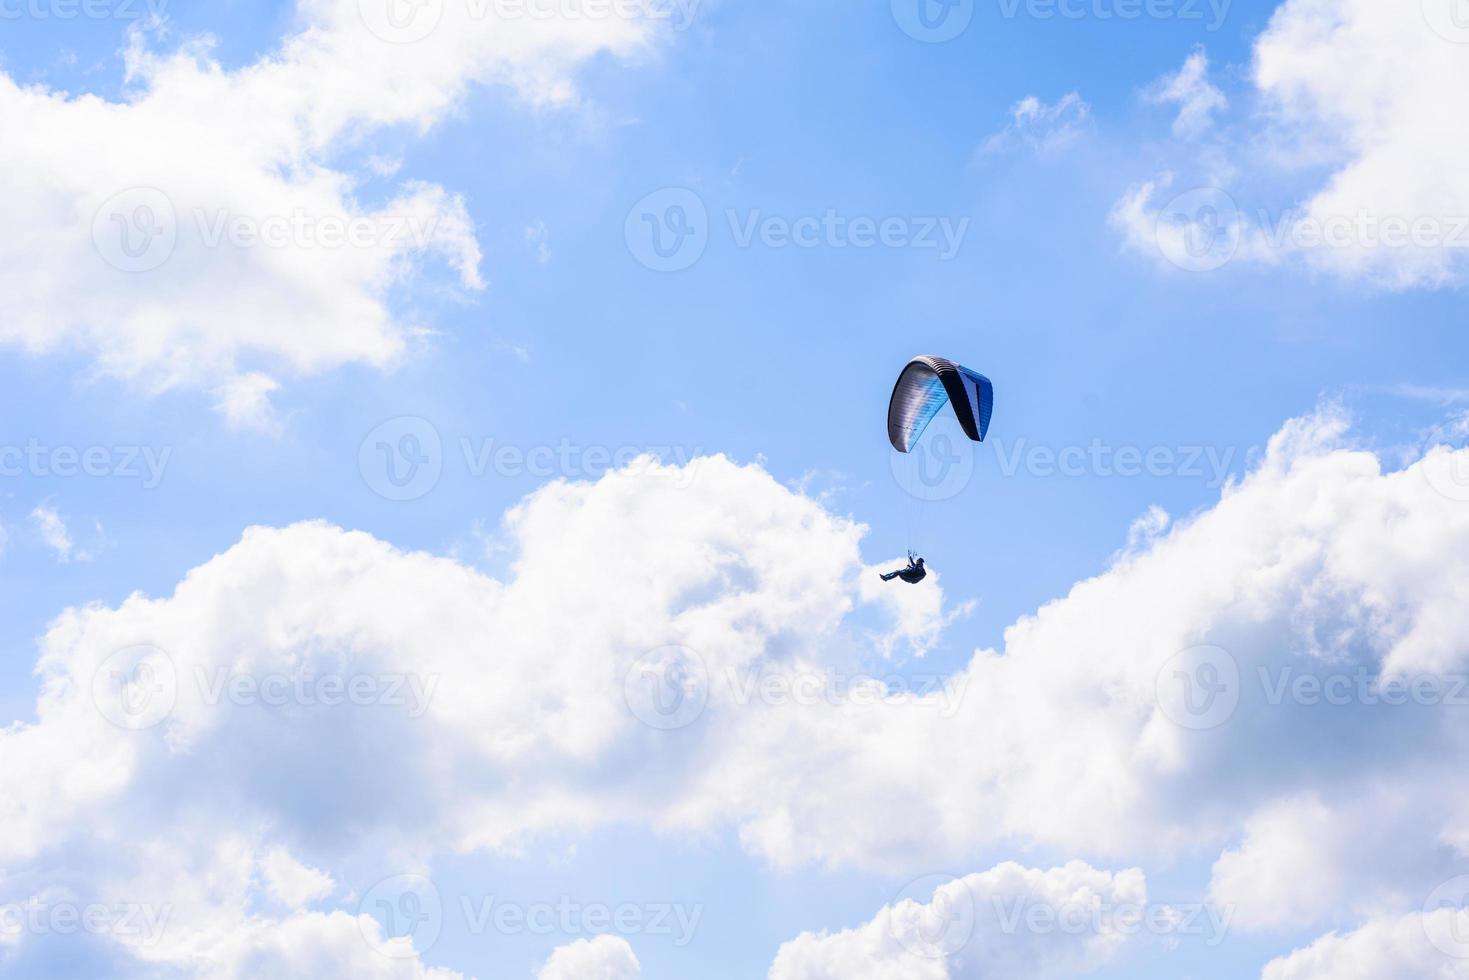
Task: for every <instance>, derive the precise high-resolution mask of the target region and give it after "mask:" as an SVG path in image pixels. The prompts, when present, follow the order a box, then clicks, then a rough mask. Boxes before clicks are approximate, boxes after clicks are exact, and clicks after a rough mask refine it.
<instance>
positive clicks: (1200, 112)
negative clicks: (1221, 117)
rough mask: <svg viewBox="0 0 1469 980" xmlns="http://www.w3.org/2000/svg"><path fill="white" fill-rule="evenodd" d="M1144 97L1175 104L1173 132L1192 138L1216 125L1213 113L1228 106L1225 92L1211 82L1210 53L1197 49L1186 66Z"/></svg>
mask: <svg viewBox="0 0 1469 980" xmlns="http://www.w3.org/2000/svg"><path fill="white" fill-rule="evenodd" d="M1144 98H1146V99H1147V100H1148V101H1149V102H1151V103H1153V104H1154V105H1176V106H1178V116H1177V117H1176V118H1175V119H1174V120H1173V132H1174V135H1176V136H1180V137H1184V138H1193V137H1197V136H1199V135H1201V134H1203V133H1204V131H1205V130H1207V129H1208V128H1209V127H1210V126H1212V125H1213V124H1214V113H1215V112H1218V111H1219V110H1221V109H1224V108H1225V107H1226V106H1228V105H1229V100H1228V99H1226V98H1225V97H1224V93H1223V92H1221V91H1219V89H1217V88H1216V87H1214V85H1213V83H1211V82H1210V81H1209V56H1208V54H1206V53H1205V51H1204V49H1203V48H1198V49H1196V50H1195V51H1194V53H1193V54H1191V55H1189V56H1188V60H1186V61H1185V62H1184V63H1183V67H1182V68H1180V69H1179V70H1178V71H1176V72H1174V73H1173V74H1171V75H1165V76H1163V77H1162V78H1160V79H1158V81H1156V82H1154V83H1153V84H1152V85H1150V86H1149V87H1148V89H1147V91H1146V92H1144Z"/></svg>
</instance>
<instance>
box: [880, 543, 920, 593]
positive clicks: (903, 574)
mask: <svg viewBox="0 0 1469 980" xmlns="http://www.w3.org/2000/svg"><path fill="white" fill-rule="evenodd" d="M927 577H928V569H926V568H924V567H923V559H922V558H919V557H918V556H917V555H915V554H914V553H913V552H911V551H910V552H908V567H907V568H900V569H898V570H897V571H896V572H888V573H887V574H886V575H883V576H881V578H882V580H883V581H884V582H891V581H892V580H893V579H895V578H900V579H902V580H903V581H904V582H907V583H908V584H909V585H917V584H918V583H919V582H922V581H923V580H924V579H925V578H927Z"/></svg>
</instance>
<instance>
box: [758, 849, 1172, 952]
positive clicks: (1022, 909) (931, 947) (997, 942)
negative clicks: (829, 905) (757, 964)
mask: <svg viewBox="0 0 1469 980" xmlns="http://www.w3.org/2000/svg"><path fill="white" fill-rule="evenodd" d="M1146 902H1147V882H1146V880H1145V878H1144V876H1143V874H1142V872H1141V871H1139V870H1137V869H1133V870H1131V871H1125V872H1121V873H1119V874H1115V875H1114V874H1111V873H1108V872H1105V871H1098V870H1096V869H1094V868H1091V867H1088V866H1087V865H1085V864H1082V863H1080V862H1073V863H1071V864H1068V865H1066V866H1065V867H1062V868H1052V869H1050V870H1048V871H1041V870H1036V869H1033V868H1024V867H1021V866H1020V865H1018V864H1003V865H1000V866H999V867H996V868H994V869H992V870H990V871H986V872H984V873H982V874H973V875H969V876H968V877H965V878H958V879H954V880H952V881H947V882H943V883H937V884H936V886H935V887H933V888H931V889H930V890H929V894H928V895H926V896H922V895H920V896H917V897H911V898H905V899H903V900H902V901H900V902H897V903H895V904H893V905H890V906H887V907H885V908H883V909H882V910H881V911H880V912H879V913H878V914H877V915H876V916H875V917H874V918H873V919H872V920H871V921H869V922H867V923H866V924H865V925H862V926H859V927H857V928H855V929H848V930H844V931H842V932H837V933H820V934H816V933H803V934H802V935H800V936H799V937H797V938H796V939H793V940H791V941H790V942H788V943H785V944H784V945H782V946H781V948H780V951H779V953H777V955H776V958H775V963H774V964H773V965H772V966H771V968H770V974H769V980H989V978H996V980H997V978H1002V977H1036V978H1043V977H1053V976H1062V975H1073V974H1076V973H1081V972H1084V971H1086V970H1088V969H1093V968H1095V967H1096V966H1098V965H1100V964H1102V963H1103V962H1105V961H1106V960H1108V959H1109V958H1111V957H1112V956H1113V955H1115V954H1116V953H1117V952H1118V951H1119V950H1120V949H1121V948H1122V947H1123V946H1124V945H1125V944H1126V943H1127V941H1128V938H1129V930H1128V929H1127V928H1126V927H1125V926H1124V927H1123V928H1118V926H1119V925H1121V919H1122V917H1124V916H1128V915H1131V914H1133V912H1134V911H1135V912H1137V913H1138V914H1141V912H1142V909H1143V906H1144V905H1145V903H1146ZM1119 910H1120V913H1119ZM1063 923H1064V924H1063Z"/></svg>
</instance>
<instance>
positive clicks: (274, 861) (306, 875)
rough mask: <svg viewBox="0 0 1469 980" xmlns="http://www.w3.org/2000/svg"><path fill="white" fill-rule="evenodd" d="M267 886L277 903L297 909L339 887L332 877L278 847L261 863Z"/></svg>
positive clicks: (267, 854)
mask: <svg viewBox="0 0 1469 980" xmlns="http://www.w3.org/2000/svg"><path fill="white" fill-rule="evenodd" d="M260 870H261V873H262V874H264V875H265V885H266V888H267V889H268V890H269V891H270V894H271V896H272V897H274V898H275V900H276V901H278V902H280V903H281V904H282V905H285V906H287V907H288V908H292V909H296V908H300V907H301V906H303V905H307V904H309V903H311V902H314V901H316V900H318V899H322V898H325V897H326V896H328V895H330V894H331V893H332V890H333V889H334V888H336V882H334V881H332V876H331V875H329V874H327V873H326V872H325V871H322V870H320V869H318V868H311V867H307V866H306V865H304V864H302V863H301V862H300V861H297V860H296V859H295V858H293V857H291V852H290V851H287V850H286V849H285V848H283V847H277V848H275V849H273V850H271V851H269V852H267V853H266V855H265V859H264V860H263V861H262V862H261V868H260Z"/></svg>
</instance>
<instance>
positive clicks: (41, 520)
mask: <svg viewBox="0 0 1469 980" xmlns="http://www.w3.org/2000/svg"><path fill="white" fill-rule="evenodd" d="M31 523H32V525H34V526H35V530H37V532H38V533H40V535H41V541H44V542H46V547H47V548H50V550H51V551H53V552H56V560H57V561H62V563H66V561H71V560H72V555H73V554H75V548H76V545H75V542H72V533H71V532H69V530H68V529H66V520H65V519H63V517H62V516H60V513H59V511H57V510H56V508H54V507H51V505H50V504H38V505H37V507H35V510H32V511H31ZM76 557H78V558H79V560H82V561H85V560H87V557H85V555H84V554H76Z"/></svg>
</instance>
